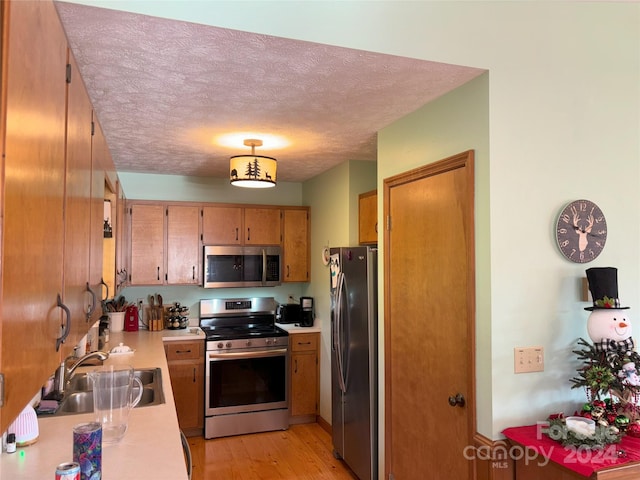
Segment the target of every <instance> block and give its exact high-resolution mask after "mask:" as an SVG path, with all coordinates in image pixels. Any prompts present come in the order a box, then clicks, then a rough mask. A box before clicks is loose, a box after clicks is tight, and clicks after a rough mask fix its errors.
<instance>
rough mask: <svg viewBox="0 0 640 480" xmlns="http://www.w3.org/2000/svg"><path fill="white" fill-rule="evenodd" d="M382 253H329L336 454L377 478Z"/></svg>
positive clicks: (367, 478)
mask: <svg viewBox="0 0 640 480" xmlns="http://www.w3.org/2000/svg"><path fill="white" fill-rule="evenodd" d="M377 258H378V251H377V249H376V248H374V247H341V248H332V249H331V250H330V271H331V398H332V402H331V406H332V430H333V448H334V450H333V454H334V455H335V456H336V458H342V459H343V460H344V461H345V462H346V463H347V465H348V466H349V468H351V470H353V472H354V473H355V474H356V475H357V476H358V478H359V479H360V480H372V479H377V478H378V355H377V345H378V335H377V331H378V328H377V324H378V308H377V305H378V302H377V298H378V295H377V291H378V286H377V285H378V281H377V279H378V276H377Z"/></svg>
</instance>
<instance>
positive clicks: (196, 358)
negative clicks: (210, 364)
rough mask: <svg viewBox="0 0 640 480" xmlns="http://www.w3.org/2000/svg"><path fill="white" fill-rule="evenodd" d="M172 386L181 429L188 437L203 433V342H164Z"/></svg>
mask: <svg viewBox="0 0 640 480" xmlns="http://www.w3.org/2000/svg"><path fill="white" fill-rule="evenodd" d="M164 350H165V354H166V356H167V363H168V365H169V376H170V377H171V388H172V389H173V399H174V401H175V404H176V412H177V414H178V423H179V424H180V429H181V430H182V431H183V432H184V434H185V435H186V436H187V437H193V436H197V435H202V434H203V432H204V341H202V340H198V341H190V342H175V341H172V342H165V344H164Z"/></svg>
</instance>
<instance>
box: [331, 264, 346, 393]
mask: <svg viewBox="0 0 640 480" xmlns="http://www.w3.org/2000/svg"><path fill="white" fill-rule="evenodd" d="M344 283H345V282H344V274H343V273H339V274H338V286H337V287H338V288H337V289H336V290H337V300H336V309H335V323H334V326H335V340H336V359H337V361H338V384H339V385H340V390H341V391H342V392H343V393H346V391H347V386H346V381H345V373H344V358H343V356H342V354H343V351H344V350H343V345H342V329H343V324H342V303H343V296H342V293H343V291H344Z"/></svg>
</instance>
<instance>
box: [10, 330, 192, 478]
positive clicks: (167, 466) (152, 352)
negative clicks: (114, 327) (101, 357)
mask: <svg viewBox="0 0 640 480" xmlns="http://www.w3.org/2000/svg"><path fill="white" fill-rule="evenodd" d="M187 338H189V339H192V338H203V339H204V335H203V334H202V333H197V334H194V333H192V332H190V329H189V328H187V329H185V330H162V331H159V332H148V331H146V330H143V331H140V332H112V333H111V338H110V340H109V344H107V346H106V348H105V350H106V349H111V348H113V347H114V346H117V345H118V344H119V343H120V342H122V343H124V344H125V345H128V346H129V347H131V348H132V349H134V350H135V352H134V353H133V354H127V355H117V356H112V357H110V358H109V359H108V360H106V361H105V365H108V364H122V363H124V364H129V365H131V366H133V367H134V368H156V367H160V368H161V369H162V383H163V390H164V398H165V403H164V404H162V405H153V406H145V407H139V408H134V409H133V410H132V411H131V414H130V416H129V428H128V429H127V433H126V434H125V436H124V438H123V439H122V441H121V442H120V443H118V444H116V445H105V446H103V452H102V478H105V479H117V478H136V479H138V480H144V479H149V480H158V479H162V480H164V479H166V480H187V470H186V466H185V462H184V456H183V453H182V443H181V440H180V428H179V426H178V418H177V416H176V409H175V404H174V401H173V391H172V390H171V381H170V378H169V370H168V367H167V360H166V357H165V353H164V346H163V340H170V341H171V340H181V339H187ZM91 368H92V367H81V368H80V369H78V371H82V370H84V369H86V370H90V369H91ZM92 419H93V418H92V414H79V415H67V416H60V417H38V426H39V430H40V435H39V438H38V441H37V442H36V443H34V444H33V445H30V446H28V447H24V448H18V449H17V451H16V453H12V454H7V453H2V455H0V478H2V479H19V478H24V479H35V478H41V479H47V478H53V477H54V473H55V469H56V467H57V466H58V465H59V464H60V463H63V462H70V461H72V457H73V447H72V443H73V442H72V428H73V426H74V425H76V424H77V423H82V422H88V421H91V420H92Z"/></svg>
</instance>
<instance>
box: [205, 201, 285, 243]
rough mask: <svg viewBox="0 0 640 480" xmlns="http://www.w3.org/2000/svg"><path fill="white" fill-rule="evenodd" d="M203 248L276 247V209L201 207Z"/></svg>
mask: <svg viewBox="0 0 640 480" xmlns="http://www.w3.org/2000/svg"><path fill="white" fill-rule="evenodd" d="M202 243H203V245H280V209H279V208H276V207H270V208H258V207H250V208H249V207H247V208H245V207H240V206H232V205H220V206H217V205H214V206H205V207H204V208H203V210H202Z"/></svg>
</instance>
